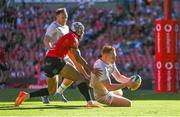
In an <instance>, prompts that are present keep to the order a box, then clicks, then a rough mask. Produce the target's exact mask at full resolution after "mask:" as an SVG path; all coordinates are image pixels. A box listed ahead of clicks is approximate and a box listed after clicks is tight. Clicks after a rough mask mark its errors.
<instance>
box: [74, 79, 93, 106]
mask: <svg viewBox="0 0 180 117" xmlns="http://www.w3.org/2000/svg"><path fill="white" fill-rule="evenodd" d="M77 86H78V89H79V91H80V92H81V94H82V95H83V96H84V97H85V99H86V101H87V102H88V103H89V104H92V103H93V101H92V99H91V97H90V91H89V86H88V85H87V83H85V82H83V83H80V84H79V85H77Z"/></svg>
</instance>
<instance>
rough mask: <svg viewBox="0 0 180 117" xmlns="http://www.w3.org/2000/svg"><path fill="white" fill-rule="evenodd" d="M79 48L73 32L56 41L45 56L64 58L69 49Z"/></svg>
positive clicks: (76, 37)
mask: <svg viewBox="0 0 180 117" xmlns="http://www.w3.org/2000/svg"><path fill="white" fill-rule="evenodd" d="M76 45H78V46H79V40H78V36H77V35H75V34H74V33H73V32H70V33H67V34H66V35H64V36H62V37H61V38H59V39H58V40H57V42H56V43H55V44H54V45H53V47H52V48H51V49H49V50H48V52H47V54H46V56H48V57H56V58H62V59H63V58H64V57H65V56H66V55H67V54H68V51H69V50H70V49H71V48H74V47H76Z"/></svg>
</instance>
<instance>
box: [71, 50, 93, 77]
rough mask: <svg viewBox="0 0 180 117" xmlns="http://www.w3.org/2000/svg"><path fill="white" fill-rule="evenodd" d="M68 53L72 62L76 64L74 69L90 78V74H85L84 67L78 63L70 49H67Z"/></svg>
mask: <svg viewBox="0 0 180 117" xmlns="http://www.w3.org/2000/svg"><path fill="white" fill-rule="evenodd" d="M68 55H69V57H70V59H71V60H72V62H73V63H74V65H75V66H76V69H77V70H78V71H79V72H80V73H82V74H83V75H84V77H85V78H86V79H88V80H89V79H90V76H89V75H88V74H87V72H86V71H85V69H84V67H83V66H82V65H81V64H80V63H78V62H77V61H76V59H75V57H74V56H73V52H72V51H69V52H68Z"/></svg>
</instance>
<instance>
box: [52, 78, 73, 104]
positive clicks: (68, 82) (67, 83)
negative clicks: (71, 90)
mask: <svg viewBox="0 0 180 117" xmlns="http://www.w3.org/2000/svg"><path fill="white" fill-rule="evenodd" d="M72 83H73V81H72V80H69V79H63V81H62V83H61V84H60V86H59V87H58V89H57V90H56V93H55V96H57V97H59V99H60V100H61V101H63V102H68V100H67V99H66V98H65V96H64V95H63V92H64V91H65V90H66V89H67V88H68V87H69V86H70V85H71V84H72Z"/></svg>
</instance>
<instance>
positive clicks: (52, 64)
mask: <svg viewBox="0 0 180 117" xmlns="http://www.w3.org/2000/svg"><path fill="white" fill-rule="evenodd" d="M65 65H66V62H65V61H64V59H60V58H55V57H46V58H45V66H44V68H43V70H44V72H45V75H46V76H47V77H49V78H52V77H53V76H55V75H57V74H59V72H60V71H61V70H62V69H63V67H64V66H65Z"/></svg>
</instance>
